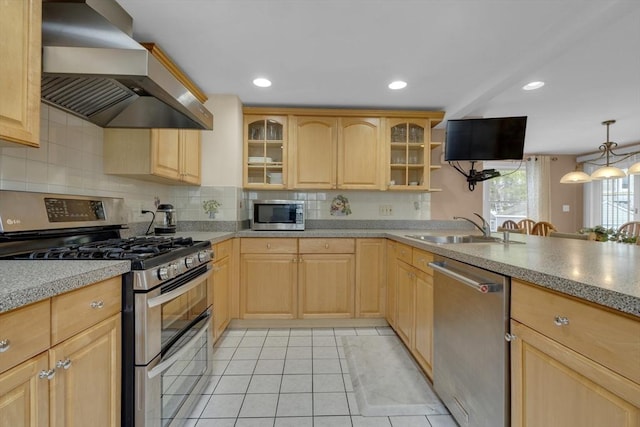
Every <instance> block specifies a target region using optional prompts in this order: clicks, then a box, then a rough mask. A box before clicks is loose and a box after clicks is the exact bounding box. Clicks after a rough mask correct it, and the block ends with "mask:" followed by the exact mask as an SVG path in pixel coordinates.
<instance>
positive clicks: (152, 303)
mask: <svg viewBox="0 0 640 427" xmlns="http://www.w3.org/2000/svg"><path fill="white" fill-rule="evenodd" d="M209 276H211V264H208V265H207V272H206V273H205V274H202V275H200V276H198V277H196V278H195V279H193V280H191V281H190V282H187V283H186V284H184V285H183V286H180V287H179V288H177V289H174V290H173V291H171V292H167V293H166V294H161V295H158V296H157V297H154V298H150V299H149V300H148V301H147V306H148V307H149V308H153V307H157V306H159V305H161V304H164V303H165V302H169V301H171V300H172V299H175V298H178V297H179V296H180V295H183V294H186V293H187V292H189V291H190V290H191V289H193V288H195V287H196V286H199V285H200V284H202V282H204V281H205V280H207V279H208V278H209Z"/></svg>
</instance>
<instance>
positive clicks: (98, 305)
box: [91, 301, 104, 310]
mask: <svg viewBox="0 0 640 427" xmlns="http://www.w3.org/2000/svg"><path fill="white" fill-rule="evenodd" d="M91 308H95V309H97V310H99V309H101V308H104V301H92V302H91Z"/></svg>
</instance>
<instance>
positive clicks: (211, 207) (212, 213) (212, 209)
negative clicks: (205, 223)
mask: <svg viewBox="0 0 640 427" xmlns="http://www.w3.org/2000/svg"><path fill="white" fill-rule="evenodd" d="M220 206H222V203H220V202H219V201H217V200H205V201H204V202H202V207H203V208H204V211H205V212H206V213H208V214H209V218H212V219H213V218H215V217H216V214H217V213H218V208H219V207H220Z"/></svg>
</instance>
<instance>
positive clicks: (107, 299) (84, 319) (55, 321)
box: [51, 276, 122, 345]
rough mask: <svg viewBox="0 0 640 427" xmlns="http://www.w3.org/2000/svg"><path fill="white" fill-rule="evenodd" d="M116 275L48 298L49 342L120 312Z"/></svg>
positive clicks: (119, 295) (67, 336) (63, 337)
mask: <svg viewBox="0 0 640 427" xmlns="http://www.w3.org/2000/svg"><path fill="white" fill-rule="evenodd" d="M121 287H122V279H121V278H120V276H118V277H113V278H111V279H108V280H105V281H103V282H99V283H96V284H95V285H91V286H87V287H85V288H81V289H78V290H75V291H72V292H69V293H66V294H62V295H58V296H56V297H53V298H52V300H51V341H52V343H51V344H52V345H55V344H58V343H59V342H61V341H64V340H65V339H67V338H69V337H70V336H72V335H74V334H76V333H78V332H80V331H83V330H85V329H87V328H88V327H90V326H92V325H95V324H96V323H98V322H100V321H102V320H104V319H106V318H108V317H110V316H113V315H114V314H116V313H119V312H120V311H121V308H120V307H121V292H120V290H121Z"/></svg>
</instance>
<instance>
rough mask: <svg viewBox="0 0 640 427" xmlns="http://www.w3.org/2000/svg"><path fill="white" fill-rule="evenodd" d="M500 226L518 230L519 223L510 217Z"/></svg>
mask: <svg viewBox="0 0 640 427" xmlns="http://www.w3.org/2000/svg"><path fill="white" fill-rule="evenodd" d="M500 227H501V228H503V229H505V230H517V229H518V223H517V222H515V221H513V220H510V219H508V220H506V221H505V222H503V223H502V225H501V226H500Z"/></svg>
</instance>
